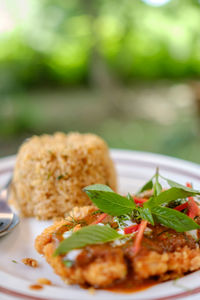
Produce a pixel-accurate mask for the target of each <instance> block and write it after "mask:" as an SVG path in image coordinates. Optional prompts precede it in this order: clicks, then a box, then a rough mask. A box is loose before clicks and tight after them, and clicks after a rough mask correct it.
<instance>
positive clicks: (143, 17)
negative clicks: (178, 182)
mask: <svg viewBox="0 0 200 300" xmlns="http://www.w3.org/2000/svg"><path fill="white" fill-rule="evenodd" d="M199 126H200V1H199V0H171V1H170V0H120V1H117V0H67V1H63V0H42V1H39V0H0V156H5V155H9V154H14V153H16V151H17V149H18V147H19V145H20V144H21V142H22V141H23V140H24V139H25V138H27V137H29V136H31V135H33V134H42V133H53V132H54V131H64V132H68V131H80V132H94V133H96V134H98V135H100V136H102V137H103V138H104V139H105V140H106V141H107V142H108V144H109V146H110V147H114V148H126V149H133V150H141V151H150V152H157V153H162V154H167V155H172V156H176V157H180V158H184V159H187V160H191V161H196V162H199V163H200V155H199V152H200V151H199V150H200V132H199Z"/></svg>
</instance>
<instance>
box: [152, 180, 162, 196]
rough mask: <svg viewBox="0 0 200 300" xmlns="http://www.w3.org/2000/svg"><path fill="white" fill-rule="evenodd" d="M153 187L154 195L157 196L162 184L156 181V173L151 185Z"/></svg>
mask: <svg viewBox="0 0 200 300" xmlns="http://www.w3.org/2000/svg"><path fill="white" fill-rule="evenodd" d="M153 189H154V196H158V195H159V194H160V193H161V191H162V185H161V184H160V182H159V181H158V176H157V175H156V181H155V183H154V185H153Z"/></svg>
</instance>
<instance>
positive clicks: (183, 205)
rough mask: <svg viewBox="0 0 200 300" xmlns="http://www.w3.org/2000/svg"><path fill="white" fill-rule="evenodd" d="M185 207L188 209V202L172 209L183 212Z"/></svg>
mask: <svg viewBox="0 0 200 300" xmlns="http://www.w3.org/2000/svg"><path fill="white" fill-rule="evenodd" d="M187 207H188V202H185V203H183V204H180V205H178V206H176V207H174V209H175V210H178V211H182V210H184V209H185V208H187Z"/></svg>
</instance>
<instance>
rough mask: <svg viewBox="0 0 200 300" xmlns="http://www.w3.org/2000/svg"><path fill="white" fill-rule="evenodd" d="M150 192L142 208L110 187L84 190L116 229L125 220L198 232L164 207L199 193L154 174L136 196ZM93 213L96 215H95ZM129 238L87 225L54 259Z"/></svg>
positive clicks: (183, 217)
mask: <svg viewBox="0 0 200 300" xmlns="http://www.w3.org/2000/svg"><path fill="white" fill-rule="evenodd" d="M160 178H162V180H165V181H166V182H167V183H168V185H169V186H170V188H169V189H168V190H163V187H162V185H161V183H160V181H159V179H160ZM149 189H153V193H152V195H153V196H152V197H150V199H149V200H147V201H146V202H144V203H143V206H138V205H136V204H135V202H134V200H133V198H132V196H131V195H130V194H128V196H127V197H124V196H121V195H119V194H116V193H115V192H114V191H113V190H112V189H111V188H110V187H108V186H106V185H102V184H95V185H90V186H87V187H85V188H84V191H85V192H86V194H87V195H88V196H89V198H90V199H91V201H92V202H93V203H94V204H95V205H96V206H97V207H98V209H99V210H100V211H97V212H104V213H107V214H109V215H111V216H114V221H115V222H117V224H118V226H119V228H122V229H123V228H124V227H125V226H127V225H126V221H127V220H134V221H137V222H139V221H141V220H147V221H148V222H149V223H151V224H152V225H154V224H161V225H164V226H166V227H168V228H172V229H174V230H175V231H177V232H185V231H190V230H193V229H200V226H199V225H198V224H197V223H196V222H195V221H194V220H193V219H191V218H189V217H188V216H187V215H186V214H184V213H183V212H179V211H177V210H174V209H172V208H170V207H167V206H170V205H171V206H172V207H173V205H172V203H173V202H174V203H175V202H178V201H186V199H187V198H188V197H191V196H195V195H200V192H199V191H196V190H194V189H192V188H188V187H185V186H183V185H181V184H179V183H176V182H174V181H172V180H169V179H166V178H164V177H162V176H160V174H159V172H158V170H157V171H156V174H155V175H154V176H153V177H152V178H151V179H150V180H149V181H148V182H147V183H146V184H145V185H144V186H143V187H142V188H141V189H140V191H139V193H142V192H144V191H146V190H149ZM94 213H95V212H94ZM129 236H130V234H129V235H121V234H119V233H118V232H117V231H116V230H114V229H113V228H111V227H110V226H109V225H106V226H99V225H90V226H86V227H83V228H81V229H80V230H79V231H77V232H74V233H72V235H71V236H70V237H68V238H66V239H65V240H63V241H62V242H61V243H60V245H59V246H58V248H57V249H56V251H55V252H54V255H59V254H64V253H66V252H68V251H71V250H73V249H80V248H83V247H85V246H87V245H93V244H100V243H106V242H111V241H114V240H116V239H122V238H127V237H129Z"/></svg>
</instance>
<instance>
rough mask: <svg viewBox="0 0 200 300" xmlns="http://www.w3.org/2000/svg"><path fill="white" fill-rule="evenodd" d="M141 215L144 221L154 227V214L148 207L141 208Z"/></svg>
mask: <svg viewBox="0 0 200 300" xmlns="http://www.w3.org/2000/svg"><path fill="white" fill-rule="evenodd" d="M139 213H140V216H141V218H142V219H143V220H147V221H148V222H149V223H151V224H152V225H154V219H153V216H152V213H151V211H150V209H149V208H148V207H146V208H145V207H141V208H139Z"/></svg>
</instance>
